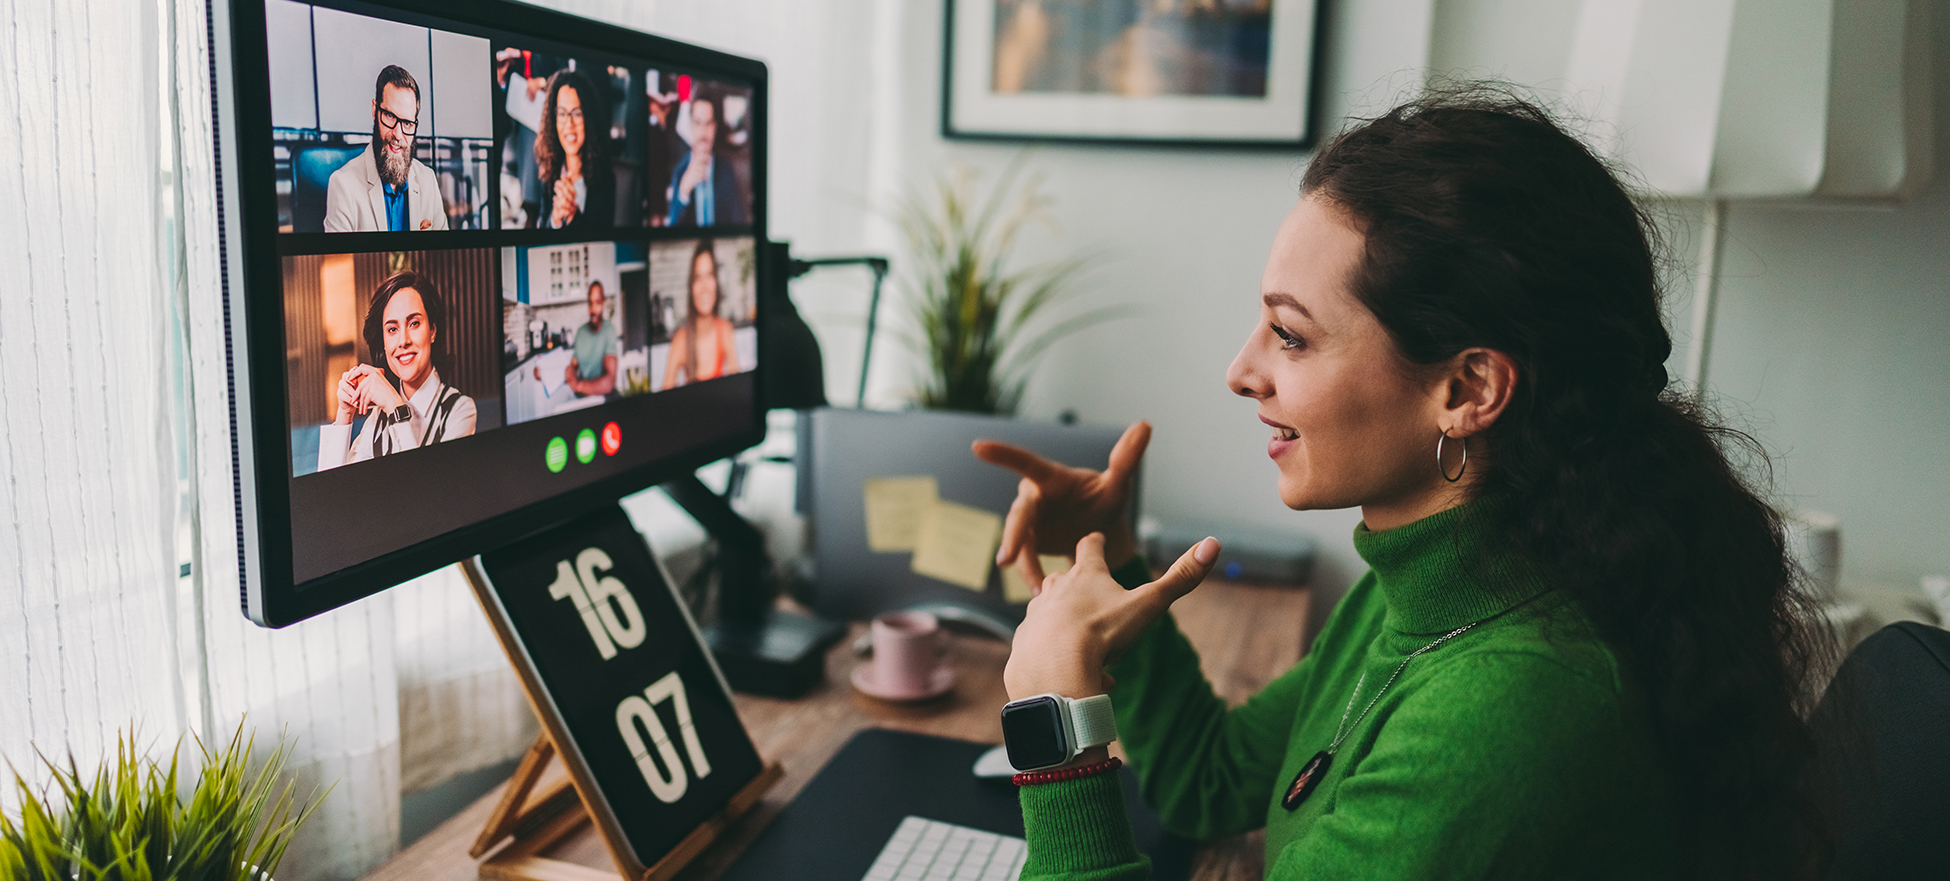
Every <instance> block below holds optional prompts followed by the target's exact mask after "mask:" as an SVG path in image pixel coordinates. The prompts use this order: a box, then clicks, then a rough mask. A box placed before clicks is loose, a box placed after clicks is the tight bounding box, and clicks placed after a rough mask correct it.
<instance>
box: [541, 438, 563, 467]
mask: <svg viewBox="0 0 1950 881" xmlns="http://www.w3.org/2000/svg"><path fill="white" fill-rule="evenodd" d="M543 458H544V459H545V460H546V461H547V462H548V470H550V471H561V470H562V469H563V468H564V467H567V466H568V464H569V442H568V441H565V440H563V439H561V438H559V437H552V438H549V440H548V452H547V453H546V454H544V457H543Z"/></svg>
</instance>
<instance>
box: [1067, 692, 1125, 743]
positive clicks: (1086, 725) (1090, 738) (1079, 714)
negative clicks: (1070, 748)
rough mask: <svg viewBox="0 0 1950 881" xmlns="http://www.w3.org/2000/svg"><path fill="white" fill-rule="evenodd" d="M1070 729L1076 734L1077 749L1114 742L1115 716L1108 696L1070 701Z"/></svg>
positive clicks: (1115, 730)
mask: <svg viewBox="0 0 1950 881" xmlns="http://www.w3.org/2000/svg"><path fill="white" fill-rule="evenodd" d="M1070 729H1071V730H1072V731H1073V732H1075V733H1076V736H1077V749H1087V748H1089V747H1093V746H1103V745H1104V744H1107V743H1110V742H1111V741H1113V740H1116V739H1117V714H1116V713H1114V712H1112V711H1111V708H1110V695H1107V694H1100V695H1096V696H1095V697H1086V698H1083V699H1081V700H1072V701H1070Z"/></svg>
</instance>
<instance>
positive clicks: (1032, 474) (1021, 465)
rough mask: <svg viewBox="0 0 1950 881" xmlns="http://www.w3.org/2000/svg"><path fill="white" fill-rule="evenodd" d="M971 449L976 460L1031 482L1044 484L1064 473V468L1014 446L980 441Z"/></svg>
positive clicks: (999, 442) (998, 442)
mask: <svg viewBox="0 0 1950 881" xmlns="http://www.w3.org/2000/svg"><path fill="white" fill-rule="evenodd" d="M971 449H973V450H974V451H975V458H977V459H980V460H982V461H984V462H987V463H989V464H990V465H1000V466H1002V467H1004V468H1007V469H1009V470H1010V471H1014V472H1015V473H1017V474H1020V475H1022V476H1023V477H1026V478H1028V479H1030V480H1034V481H1037V482H1039V483H1040V482H1042V481H1045V480H1049V479H1050V478H1052V477H1055V476H1057V475H1059V474H1062V473H1063V466H1062V465H1058V464H1057V463H1055V462H1051V461H1050V460H1048V459H1045V458H1043V457H1041V456H1038V455H1036V454H1035V453H1032V452H1030V451H1028V450H1025V449H1023V448H1021V447H1018V446H1015V445H1013V444H1005V443H1003V442H1001V441H992V440H978V441H976V442H975V443H974V444H973V445H972V447H971Z"/></svg>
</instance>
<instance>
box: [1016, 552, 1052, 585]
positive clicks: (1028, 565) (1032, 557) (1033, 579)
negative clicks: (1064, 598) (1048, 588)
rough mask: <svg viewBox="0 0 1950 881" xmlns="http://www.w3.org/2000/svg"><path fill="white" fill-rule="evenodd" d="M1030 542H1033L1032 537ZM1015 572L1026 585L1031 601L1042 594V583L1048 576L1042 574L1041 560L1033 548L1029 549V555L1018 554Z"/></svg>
mask: <svg viewBox="0 0 1950 881" xmlns="http://www.w3.org/2000/svg"><path fill="white" fill-rule="evenodd" d="M1031 540H1032V541H1033V540H1034V537H1033V536H1032V538H1031ZM1016 571H1017V572H1019V573H1021V574H1022V580H1023V581H1024V582H1026V583H1028V585H1029V596H1030V598H1031V599H1034V598H1036V597H1037V596H1038V595H1040V594H1041V593H1042V592H1043V581H1044V580H1045V579H1047V578H1048V577H1049V576H1048V575H1047V574H1045V573H1044V572H1043V559H1042V558H1041V557H1038V556H1036V552H1035V548H1034V547H1033V546H1032V547H1031V548H1030V552H1029V553H1026V554H1020V555H1018V556H1017V557H1016Z"/></svg>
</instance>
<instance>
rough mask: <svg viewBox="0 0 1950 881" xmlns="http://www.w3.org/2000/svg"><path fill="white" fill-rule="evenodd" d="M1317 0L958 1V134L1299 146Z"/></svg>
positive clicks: (946, 115) (951, 26) (945, 82)
mask: <svg viewBox="0 0 1950 881" xmlns="http://www.w3.org/2000/svg"><path fill="white" fill-rule="evenodd" d="M1319 21H1320V16H1319V8H1318V0H949V3H948V9H947V27H946V31H947V34H946V37H947V46H946V52H945V55H944V58H943V63H942V102H941V133H942V135H943V136H944V137H949V138H969V139H989V140H1070V141H1091V142H1099V143H1153V144H1179V145H1188V146H1199V145H1211V146H1264V147H1288V148H1304V147H1307V146H1310V145H1311V144H1312V143H1313V141H1314V139H1315V134H1316V133H1315V131H1314V121H1313V119H1314V112H1313V111H1314V104H1315V96H1314V92H1315V89H1314V85H1315V82H1316V81H1317V79H1318V71H1317V68H1316V67H1315V63H1314V61H1315V57H1316V55H1318V51H1317V50H1318V34H1319V30H1320V29H1319Z"/></svg>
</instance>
